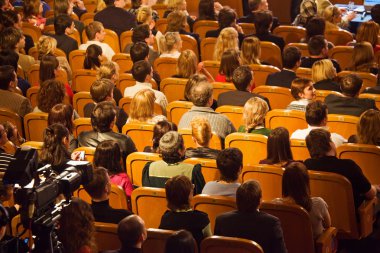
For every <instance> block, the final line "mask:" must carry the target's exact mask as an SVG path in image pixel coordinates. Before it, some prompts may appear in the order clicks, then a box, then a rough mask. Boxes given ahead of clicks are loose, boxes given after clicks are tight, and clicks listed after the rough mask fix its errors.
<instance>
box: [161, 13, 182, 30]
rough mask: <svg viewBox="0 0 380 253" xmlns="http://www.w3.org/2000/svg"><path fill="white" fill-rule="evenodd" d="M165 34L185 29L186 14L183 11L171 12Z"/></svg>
mask: <svg viewBox="0 0 380 253" xmlns="http://www.w3.org/2000/svg"><path fill="white" fill-rule="evenodd" d="M167 20H168V26H167V27H166V32H179V31H181V30H183V29H185V27H186V24H187V19H186V14H185V13H184V12H183V11H173V12H171V13H170V14H169V15H168V17H167Z"/></svg>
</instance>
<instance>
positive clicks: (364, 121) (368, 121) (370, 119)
mask: <svg viewBox="0 0 380 253" xmlns="http://www.w3.org/2000/svg"><path fill="white" fill-rule="evenodd" d="M348 142H354V143H360V144H368V145H376V146H380V112H379V111H376V110H373V109H369V110H367V111H365V112H364V113H362V115H361V116H360V118H359V122H358V124H357V135H353V136H351V137H350V138H349V140H348Z"/></svg>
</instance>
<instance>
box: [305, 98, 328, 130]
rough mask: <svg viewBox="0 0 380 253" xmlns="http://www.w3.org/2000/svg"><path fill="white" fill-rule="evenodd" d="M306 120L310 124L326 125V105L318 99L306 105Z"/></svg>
mask: <svg viewBox="0 0 380 253" xmlns="http://www.w3.org/2000/svg"><path fill="white" fill-rule="evenodd" d="M305 118H306V122H307V124H308V125H310V126H326V124H327V105H326V104H325V103H324V102H322V101H320V100H317V101H313V102H311V103H309V104H308V105H307V106H306V112H305Z"/></svg>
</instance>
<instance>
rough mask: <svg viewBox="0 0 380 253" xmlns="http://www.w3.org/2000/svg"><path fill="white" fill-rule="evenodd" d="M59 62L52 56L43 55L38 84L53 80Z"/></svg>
mask: <svg viewBox="0 0 380 253" xmlns="http://www.w3.org/2000/svg"><path fill="white" fill-rule="evenodd" d="M58 66H59V62H58V60H57V57H55V56H54V55H50V54H48V55H45V56H43V57H42V59H41V62H40V83H43V82H45V81H46V80H50V79H54V78H55V76H56V72H57V70H58Z"/></svg>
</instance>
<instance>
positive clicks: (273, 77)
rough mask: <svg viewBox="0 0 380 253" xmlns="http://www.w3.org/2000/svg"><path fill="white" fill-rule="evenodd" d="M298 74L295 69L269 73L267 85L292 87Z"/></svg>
mask: <svg viewBox="0 0 380 253" xmlns="http://www.w3.org/2000/svg"><path fill="white" fill-rule="evenodd" d="M296 78H297V75H296V73H295V72H294V71H290V70H286V69H283V70H281V71H280V72H276V73H272V74H270V75H268V77H267V81H266V83H265V85H268V86H278V87H283V88H288V89H290V86H291V84H292V82H293V80H294V79H296Z"/></svg>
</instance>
